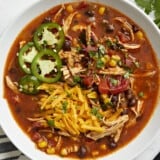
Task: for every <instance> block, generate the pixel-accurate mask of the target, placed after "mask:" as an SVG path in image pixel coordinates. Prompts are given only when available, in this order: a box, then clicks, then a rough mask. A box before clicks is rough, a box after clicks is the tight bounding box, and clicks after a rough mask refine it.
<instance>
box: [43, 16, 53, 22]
mask: <svg viewBox="0 0 160 160" xmlns="http://www.w3.org/2000/svg"><path fill="white" fill-rule="evenodd" d="M51 21H52V19H51V17H46V18H45V19H44V20H43V23H47V22H51Z"/></svg>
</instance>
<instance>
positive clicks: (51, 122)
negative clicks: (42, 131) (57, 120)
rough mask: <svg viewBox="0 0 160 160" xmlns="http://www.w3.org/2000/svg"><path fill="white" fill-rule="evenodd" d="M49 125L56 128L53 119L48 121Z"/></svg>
mask: <svg viewBox="0 0 160 160" xmlns="http://www.w3.org/2000/svg"><path fill="white" fill-rule="evenodd" d="M47 123H48V125H49V126H50V127H54V126H55V125H54V120H53V119H50V120H48V121H47Z"/></svg>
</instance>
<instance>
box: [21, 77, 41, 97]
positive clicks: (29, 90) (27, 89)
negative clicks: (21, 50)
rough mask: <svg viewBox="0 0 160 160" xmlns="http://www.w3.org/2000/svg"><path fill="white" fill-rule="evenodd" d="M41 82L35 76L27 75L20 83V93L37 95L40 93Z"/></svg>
mask: <svg viewBox="0 0 160 160" xmlns="http://www.w3.org/2000/svg"><path fill="white" fill-rule="evenodd" d="M39 85H40V81H39V80H38V79H37V78H36V77H35V76H33V75H25V76H24V77H22V78H21V79H20V81H19V90H20V92H23V93H26V94H36V93H38V89H37V88H38V86H39Z"/></svg>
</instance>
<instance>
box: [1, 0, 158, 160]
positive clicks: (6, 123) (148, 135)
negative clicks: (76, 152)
mask: <svg viewBox="0 0 160 160" xmlns="http://www.w3.org/2000/svg"><path fill="white" fill-rule="evenodd" d="M92 1H95V2H100V3H104V4H107V5H109V6H112V7H113V8H115V9H117V10H119V11H120V12H122V13H124V14H126V15H127V16H128V17H130V18H131V19H132V20H133V21H135V22H136V23H137V24H138V25H139V26H140V27H142V28H143V29H144V31H145V33H146V35H147V37H148V39H149V40H150V43H151V44H152V47H153V48H154V51H155V53H157V58H158V59H159V58H160V52H159V51H160V45H159V40H160V32H159V31H158V28H157V27H156V26H155V24H154V23H153V22H152V21H151V20H150V19H148V17H147V16H146V15H145V14H144V13H143V11H141V10H140V9H138V8H137V7H135V6H134V5H132V4H131V3H130V2H129V0H118V1H117V0H92ZM63 2H71V0H63ZM60 3H62V0H41V1H40V2H38V3H36V4H35V5H33V6H31V7H30V8H28V9H27V10H25V11H24V12H23V13H22V14H21V15H20V16H19V17H18V18H16V19H15V20H14V22H13V23H12V24H10V25H9V28H7V29H6V31H5V33H4V34H3V36H2V37H1V38H0V55H1V58H0V64H1V67H0V74H1V75H3V73H4V66H5V62H6V59H7V54H8V52H9V49H10V47H11V45H12V43H13V41H14V40H15V38H16V36H17V35H18V33H19V32H20V31H21V30H22V28H23V27H24V26H26V24H28V23H29V22H30V21H31V20H32V19H34V18H35V17H37V16H38V15H40V14H41V13H43V12H45V11H46V10H48V9H50V8H52V7H53V6H55V5H57V4H60ZM3 81H4V78H3V76H1V78H0V91H1V92H0V124H1V126H2V128H3V129H4V131H5V133H6V134H7V136H8V137H9V138H10V140H11V141H12V142H13V144H14V145H15V146H16V147H17V148H18V149H19V150H21V151H22V152H23V153H24V154H25V155H26V156H28V157H29V158H31V159H33V160H53V159H57V160H58V159H61V158H60V157H58V156H49V155H46V154H45V153H43V152H41V151H39V150H38V149H36V148H35V145H34V143H33V142H32V141H31V140H30V139H29V137H28V136H27V135H26V134H25V133H24V132H23V131H22V130H21V129H20V127H19V126H18V125H17V123H16V122H15V120H14V118H13V116H12V114H11V112H10V109H9V107H8V106H7V102H6V100H5V99H4V98H3V94H4V93H3ZM159 115H160V102H158V103H157V107H156V109H155V110H154V113H153V115H152V117H151V119H150V120H149V122H148V123H147V125H146V126H145V128H144V129H143V131H142V132H141V133H140V134H139V135H138V136H137V137H136V138H134V140H132V141H131V142H130V143H129V144H128V145H125V147H123V148H121V149H119V150H118V151H116V152H113V154H110V155H108V156H106V157H103V158H100V159H105V160H119V159H121V160H132V159H134V158H135V157H136V156H138V155H140V154H141V153H142V151H143V150H144V149H145V148H146V147H148V146H149V145H150V144H151V142H152V141H153V139H154V137H156V135H157V134H160V127H159V125H157V124H158V123H159V120H160V118H159V117H160V116H159Z"/></svg>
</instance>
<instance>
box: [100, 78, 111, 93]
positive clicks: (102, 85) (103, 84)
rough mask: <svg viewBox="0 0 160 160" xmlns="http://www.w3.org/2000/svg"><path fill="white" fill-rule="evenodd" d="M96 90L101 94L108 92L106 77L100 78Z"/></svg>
mask: <svg viewBox="0 0 160 160" xmlns="http://www.w3.org/2000/svg"><path fill="white" fill-rule="evenodd" d="M98 91H99V92H100V93H101V94H107V93H108V92H109V87H108V81H107V79H106V78H105V79H101V80H100V83H99V85H98Z"/></svg>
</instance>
